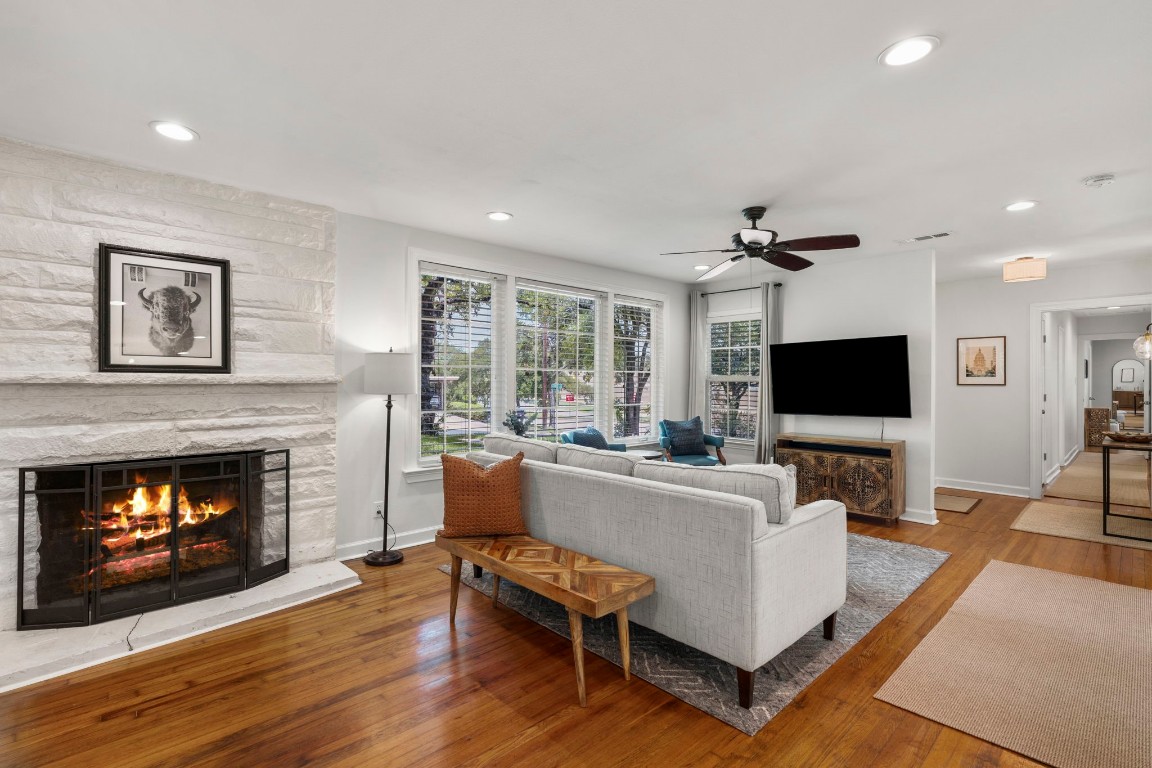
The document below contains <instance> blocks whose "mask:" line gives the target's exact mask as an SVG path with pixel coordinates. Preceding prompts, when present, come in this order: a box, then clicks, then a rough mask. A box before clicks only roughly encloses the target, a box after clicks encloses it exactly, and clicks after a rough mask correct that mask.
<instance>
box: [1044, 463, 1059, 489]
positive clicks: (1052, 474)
mask: <svg viewBox="0 0 1152 768" xmlns="http://www.w3.org/2000/svg"><path fill="white" fill-rule="evenodd" d="M1062 469H1063V467H1062V466H1061V465H1059V464H1057V465H1056V466H1054V467H1052V469H1050V470H1048V474H1046V475H1045V476H1044V485H1051V484H1052V481H1053V480H1055V479H1056V478H1057V477H1059V476H1060V471H1061V470H1062Z"/></svg>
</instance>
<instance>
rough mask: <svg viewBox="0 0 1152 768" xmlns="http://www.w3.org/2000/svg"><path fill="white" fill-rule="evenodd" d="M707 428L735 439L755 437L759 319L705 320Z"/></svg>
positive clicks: (758, 390) (758, 386)
mask: <svg viewBox="0 0 1152 768" xmlns="http://www.w3.org/2000/svg"><path fill="white" fill-rule="evenodd" d="M709 352H710V361H709V368H708V375H707V377H706V381H707V386H708V417H707V419H706V423H707V428H708V431H709V432H710V433H711V434H713V435H720V436H722V437H725V438H730V439H736V440H755V439H756V416H757V408H758V405H759V399H760V321H759V320H752V319H747V320H729V321H722V322H711V323H709Z"/></svg>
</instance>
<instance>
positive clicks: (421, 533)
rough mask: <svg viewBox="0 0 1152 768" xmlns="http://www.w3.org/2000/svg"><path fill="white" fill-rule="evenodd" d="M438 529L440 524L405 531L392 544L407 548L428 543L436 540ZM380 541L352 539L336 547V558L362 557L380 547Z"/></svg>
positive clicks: (350, 558) (397, 547)
mask: <svg viewBox="0 0 1152 768" xmlns="http://www.w3.org/2000/svg"><path fill="white" fill-rule="evenodd" d="M438 530H440V526H438V525H434V526H432V527H431V528H419V529H417V530H415V531H405V532H404V533H400V534H397V536H396V543H395V544H394V545H393V546H394V547H395V548H396V549H407V548H408V547H415V546H417V545H419V544H430V543H432V542H433V541H435V540H436V531H438ZM381 543H382V542H381V541H380V539H364V540H363V541H354V542H352V543H351V544H340V545H338V546H337V547H336V559H337V560H355V559H357V558H360V557H364V555H366V554H368V553H369V552H373V551H375V550H377V549H380V544H381Z"/></svg>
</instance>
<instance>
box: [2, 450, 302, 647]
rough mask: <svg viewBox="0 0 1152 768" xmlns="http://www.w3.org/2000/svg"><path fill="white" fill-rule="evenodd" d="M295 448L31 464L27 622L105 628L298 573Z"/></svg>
mask: <svg viewBox="0 0 1152 768" xmlns="http://www.w3.org/2000/svg"><path fill="white" fill-rule="evenodd" d="M288 479H289V454H288V451H287V450H280V451H246V452H241V453H226V454H211V455H203V456H184V457H178V458H157V459H145V460H137V461H122V462H107V463H100V464H79V465H69V466H53V467H33V468H26V469H21V470H20V516H19V528H20V530H19V541H20V550H19V570H18V573H17V580H18V584H17V589H18V594H19V600H18V602H17V628H18V629H46V628H51V627H73V626H84V625H87V624H94V623H97V622H101V621H109V620H111V619H116V618H120V617H122V616H128V615H133V614H138V613H142V612H144V611H153V610H157V609H159V608H164V607H167V606H170V605H177V604H179V603H185V602H189V601H191V600H198V599H202V598H206V597H212V596H215V595H222V594H227V593H229V592H238V591H240V590H243V589H247V588H248V587H252V586H255V585H256V584H259V583H261V582H264V581H267V580H269V579H272V578H275V577H277V576H280V575H282V574H284V573H287V571H288Z"/></svg>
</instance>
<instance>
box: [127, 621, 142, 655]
mask: <svg viewBox="0 0 1152 768" xmlns="http://www.w3.org/2000/svg"><path fill="white" fill-rule="evenodd" d="M142 618H144V614H143V613H141V614H140V615H139V616H137V617H136V623H135V624H133V625H132V629H130V630H128V634H127V635H125V636H124V642H126V643H128V650H130V651H134V650H136V649H135V648H133V647H132V633H133V632H135V631H136V627H138V626H140V619H142Z"/></svg>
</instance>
